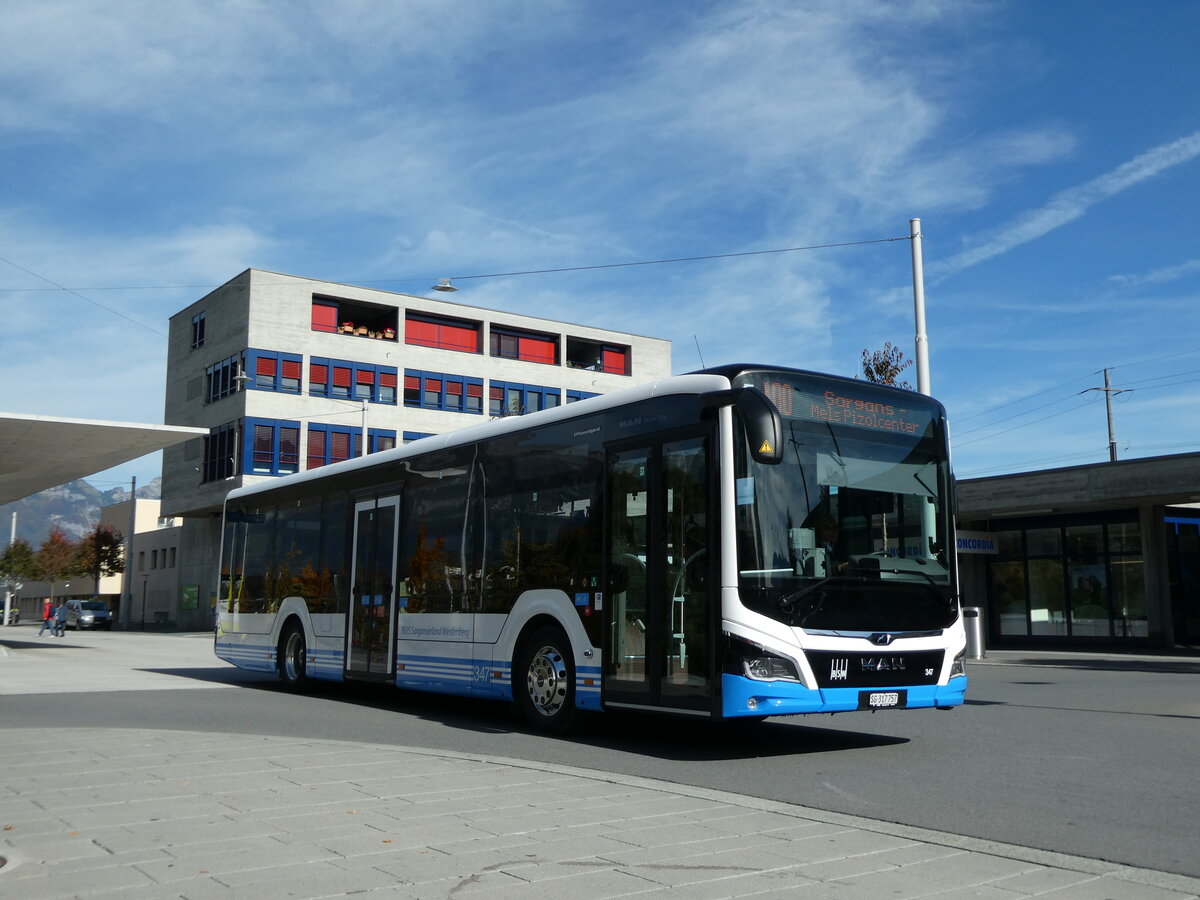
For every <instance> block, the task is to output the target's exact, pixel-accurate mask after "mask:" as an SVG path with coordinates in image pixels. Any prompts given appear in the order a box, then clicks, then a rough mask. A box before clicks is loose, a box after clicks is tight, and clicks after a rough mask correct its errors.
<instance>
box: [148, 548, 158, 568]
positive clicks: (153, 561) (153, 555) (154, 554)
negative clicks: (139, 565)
mask: <svg viewBox="0 0 1200 900" xmlns="http://www.w3.org/2000/svg"><path fill="white" fill-rule="evenodd" d="M157 568H158V551H157V550H151V551H150V569H151V571H153V570H154V569H157Z"/></svg>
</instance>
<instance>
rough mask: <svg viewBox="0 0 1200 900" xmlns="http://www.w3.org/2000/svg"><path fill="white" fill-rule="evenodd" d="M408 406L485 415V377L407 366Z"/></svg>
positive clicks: (405, 396) (405, 387)
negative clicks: (451, 373) (428, 370)
mask: <svg viewBox="0 0 1200 900" xmlns="http://www.w3.org/2000/svg"><path fill="white" fill-rule="evenodd" d="M404 405H405V406H412V407H420V408H421V409H441V410H445V411H446V412H461V413H470V414H472V415H483V379H482V378H468V377H467V376H465V375H447V374H445V373H443V372H423V371H421V370H419V369H405V370H404Z"/></svg>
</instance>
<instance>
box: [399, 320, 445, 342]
mask: <svg viewBox="0 0 1200 900" xmlns="http://www.w3.org/2000/svg"><path fill="white" fill-rule="evenodd" d="M404 343H406V344H419V345H420V346H422V347H436V346H437V345H438V327H437V325H435V324H434V323H433V322H422V321H420V320H419V319H406V320H405V322H404Z"/></svg>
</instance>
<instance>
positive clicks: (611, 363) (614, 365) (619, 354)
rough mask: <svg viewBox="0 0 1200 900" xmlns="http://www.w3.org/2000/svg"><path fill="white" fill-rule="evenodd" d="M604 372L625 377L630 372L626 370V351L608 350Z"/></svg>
mask: <svg viewBox="0 0 1200 900" xmlns="http://www.w3.org/2000/svg"><path fill="white" fill-rule="evenodd" d="M604 371H605V372H612V373H614V374H616V375H624V374H625V373H626V372H628V371H629V370H628V369H626V368H625V351H624V350H607V349H606V350H605V351H604Z"/></svg>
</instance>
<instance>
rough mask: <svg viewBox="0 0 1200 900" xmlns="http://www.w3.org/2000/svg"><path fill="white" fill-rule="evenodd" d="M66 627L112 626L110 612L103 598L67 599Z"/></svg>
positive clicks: (107, 627)
mask: <svg viewBox="0 0 1200 900" xmlns="http://www.w3.org/2000/svg"><path fill="white" fill-rule="evenodd" d="M67 627H68V628H78V629H84V628H104V629H106V630H107V629H109V628H111V627H112V614H111V613H110V612H109V609H108V604H106V603H105V602H104V601H103V600H68V601H67Z"/></svg>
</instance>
